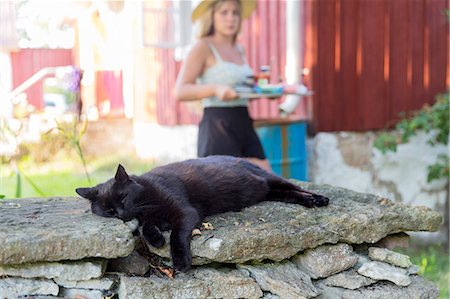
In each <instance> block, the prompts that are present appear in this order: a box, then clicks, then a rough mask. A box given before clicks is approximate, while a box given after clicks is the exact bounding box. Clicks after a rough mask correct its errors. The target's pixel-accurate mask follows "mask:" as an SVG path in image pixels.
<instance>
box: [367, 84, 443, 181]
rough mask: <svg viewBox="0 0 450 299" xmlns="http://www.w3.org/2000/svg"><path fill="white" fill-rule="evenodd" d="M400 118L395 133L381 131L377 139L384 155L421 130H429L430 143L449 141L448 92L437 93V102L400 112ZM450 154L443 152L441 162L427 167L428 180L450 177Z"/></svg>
mask: <svg viewBox="0 0 450 299" xmlns="http://www.w3.org/2000/svg"><path fill="white" fill-rule="evenodd" d="M400 117H401V120H400V121H399V122H398V123H397V125H396V127H395V129H396V130H395V132H392V133H390V132H382V133H381V134H380V135H379V136H378V138H377V139H376V140H375V141H374V146H375V148H377V149H378V150H380V151H381V152H382V153H383V154H385V153H387V152H395V151H396V150H397V146H398V145H399V144H402V143H406V142H408V141H409V139H410V138H411V137H412V136H415V135H417V133H419V132H425V133H428V135H429V139H428V141H427V142H428V144H430V145H431V146H435V145H437V144H445V145H447V144H448V138H449V122H450V120H449V93H445V94H439V95H437V96H436V102H435V103H434V104H433V105H432V106H429V105H425V106H424V107H423V108H422V109H420V110H418V111H413V112H410V113H408V114H406V113H403V114H402V115H400ZM448 162H449V160H448V155H440V156H439V158H438V161H437V162H436V163H435V164H433V165H430V166H429V167H428V182H430V181H433V180H437V179H441V178H448V175H449V166H448Z"/></svg>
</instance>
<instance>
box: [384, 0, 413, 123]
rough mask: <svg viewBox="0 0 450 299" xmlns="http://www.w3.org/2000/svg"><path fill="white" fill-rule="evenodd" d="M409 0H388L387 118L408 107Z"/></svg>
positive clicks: (395, 116) (409, 78) (409, 81)
mask: <svg viewBox="0 0 450 299" xmlns="http://www.w3.org/2000/svg"><path fill="white" fill-rule="evenodd" d="M409 2H410V1H409V0H396V1H389V2H388V5H389V6H390V7H389V16H388V17H389V19H390V22H389V24H390V26H389V31H390V35H389V50H390V55H389V78H386V80H389V94H388V95H389V97H388V99H389V111H390V112H389V118H390V119H395V118H397V116H398V115H399V113H400V112H402V111H406V110H408V108H409V107H410V105H411V104H410V103H409V102H410V98H411V93H410V84H411V77H410V76H411V75H410V72H411V69H410V57H409V55H408V53H409V45H410V43H409V38H410V30H409V29H410V18H409V11H410V10H409Z"/></svg>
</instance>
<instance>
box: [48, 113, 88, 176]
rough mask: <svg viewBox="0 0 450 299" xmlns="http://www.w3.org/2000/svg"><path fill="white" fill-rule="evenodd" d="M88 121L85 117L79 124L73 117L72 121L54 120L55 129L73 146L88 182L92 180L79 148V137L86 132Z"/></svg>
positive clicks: (81, 150)
mask: <svg viewBox="0 0 450 299" xmlns="http://www.w3.org/2000/svg"><path fill="white" fill-rule="evenodd" d="M87 125H88V121H87V118H85V119H84V120H83V121H82V123H81V124H79V123H78V120H77V119H76V118H74V119H73V120H72V122H69V123H63V122H58V121H56V130H58V131H59V132H60V133H61V135H62V136H63V137H64V139H65V140H66V141H67V142H69V143H70V144H71V145H72V146H73V147H74V148H75V151H76V153H77V155H78V157H79V158H80V160H81V163H82V164H83V169H84V173H85V175H86V178H87V180H88V181H89V183H91V182H92V180H91V177H90V175H89V172H88V170H87V164H86V159H85V157H84V153H83V149H82V148H81V138H82V137H83V135H84V134H85V133H86V130H87Z"/></svg>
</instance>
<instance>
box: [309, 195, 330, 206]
mask: <svg viewBox="0 0 450 299" xmlns="http://www.w3.org/2000/svg"><path fill="white" fill-rule="evenodd" d="M313 197H314V205H315V206H316V207H324V206H328V203H329V202H330V199H329V198H328V197H325V196H323V195H319V194H314V195H313Z"/></svg>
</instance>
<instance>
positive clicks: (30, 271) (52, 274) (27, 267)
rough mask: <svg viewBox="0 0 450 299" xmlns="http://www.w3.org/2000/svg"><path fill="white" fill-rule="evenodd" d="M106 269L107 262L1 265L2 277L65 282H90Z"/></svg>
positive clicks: (98, 260)
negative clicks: (53, 279) (63, 280)
mask: <svg viewBox="0 0 450 299" xmlns="http://www.w3.org/2000/svg"><path fill="white" fill-rule="evenodd" d="M105 268H106V260H104V259H97V260H92V261H67V262H37V263H26V264H18V265H0V276H16V277H22V278H49V279H50V278H56V279H65V280H89V279H93V278H99V277H101V276H102V275H103V273H104V272H105Z"/></svg>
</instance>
